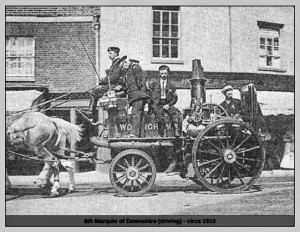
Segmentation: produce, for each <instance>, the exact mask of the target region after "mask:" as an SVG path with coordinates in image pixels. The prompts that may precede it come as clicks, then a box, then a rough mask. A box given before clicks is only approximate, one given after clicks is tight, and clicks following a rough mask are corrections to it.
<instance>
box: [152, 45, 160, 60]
mask: <svg viewBox="0 0 300 232" xmlns="http://www.w3.org/2000/svg"><path fill="white" fill-rule="evenodd" d="M153 57H160V52H159V46H158V45H153Z"/></svg>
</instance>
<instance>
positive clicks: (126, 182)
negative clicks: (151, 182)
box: [122, 179, 129, 189]
mask: <svg viewBox="0 0 300 232" xmlns="http://www.w3.org/2000/svg"><path fill="white" fill-rule="evenodd" d="M128 182H129V179H127V180H126V181H125V183H124V185H123V187H122V189H124V188H125V187H126V185H127V184H128Z"/></svg>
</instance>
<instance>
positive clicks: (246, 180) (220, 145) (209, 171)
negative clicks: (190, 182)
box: [192, 119, 265, 193]
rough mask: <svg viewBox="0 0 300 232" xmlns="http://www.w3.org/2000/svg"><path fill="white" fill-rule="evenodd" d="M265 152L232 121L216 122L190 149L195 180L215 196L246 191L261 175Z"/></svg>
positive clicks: (243, 127) (241, 125) (254, 136)
mask: <svg viewBox="0 0 300 232" xmlns="http://www.w3.org/2000/svg"><path fill="white" fill-rule="evenodd" d="M264 162H265V151H264V148H263V146H262V143H261V139H260V137H259V135H258V134H257V133H256V132H255V131H254V129H253V128H252V127H251V126H249V125H247V124H246V123H244V122H242V121H239V120H235V119H224V120H220V121H216V122H214V123H212V124H210V125H209V126H207V127H206V128H205V129H204V130H203V132H201V133H200V134H199V135H198V137H197V138H196V140H195V142H194V145H193V150H192V163H193V168H194V171H195V174H196V177H197V178H198V180H199V181H200V182H201V183H202V184H203V185H204V186H205V187H207V188H208V189H210V190H212V191H214V192H219V193H236V192H240V191H243V190H247V189H249V188H250V187H251V186H252V185H253V184H254V183H255V181H256V180H257V179H258V178H259V176H260V175H261V172H262V170H263V167H264Z"/></svg>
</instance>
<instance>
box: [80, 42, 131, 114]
mask: <svg viewBox="0 0 300 232" xmlns="http://www.w3.org/2000/svg"><path fill="white" fill-rule="evenodd" d="M107 52H108V57H109V59H110V60H112V65H111V67H110V69H109V70H108V72H107V76H106V77H105V78H104V80H101V81H100V82H99V86H98V87H97V88H95V89H94V90H93V91H92V94H91V100H90V105H89V109H88V111H86V112H85V114H86V116H88V117H89V118H91V119H94V117H95V113H96V107H97V102H98V99H99V98H101V97H102V96H103V95H104V94H105V93H106V92H107V91H108V90H109V81H110V86H111V89H112V90H113V89H114V88H115V87H116V86H118V85H120V84H121V83H122V76H124V72H123V61H124V59H126V57H122V59H121V58H120V57H119V53H120V48H118V47H109V48H108V49H107Z"/></svg>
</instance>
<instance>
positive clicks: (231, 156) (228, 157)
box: [223, 149, 236, 164]
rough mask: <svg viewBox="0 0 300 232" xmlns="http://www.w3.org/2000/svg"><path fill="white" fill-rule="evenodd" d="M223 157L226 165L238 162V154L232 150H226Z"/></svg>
mask: <svg viewBox="0 0 300 232" xmlns="http://www.w3.org/2000/svg"><path fill="white" fill-rule="evenodd" d="M223 157H224V160H225V162H226V163H229V164H232V163H234V162H235V161H236V153H235V152H234V150H232V149H225V150H224V151H223Z"/></svg>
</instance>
